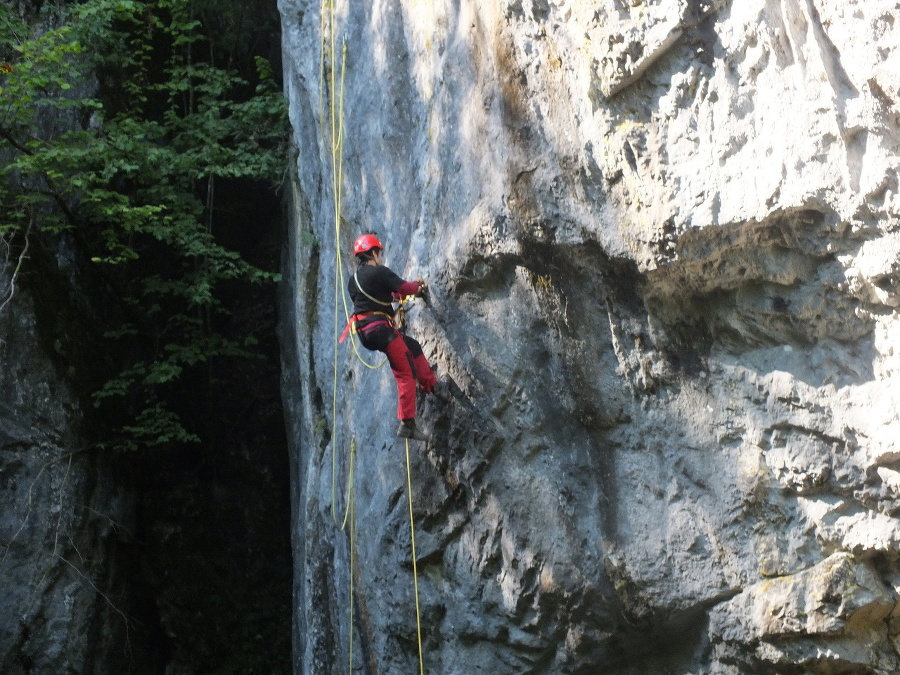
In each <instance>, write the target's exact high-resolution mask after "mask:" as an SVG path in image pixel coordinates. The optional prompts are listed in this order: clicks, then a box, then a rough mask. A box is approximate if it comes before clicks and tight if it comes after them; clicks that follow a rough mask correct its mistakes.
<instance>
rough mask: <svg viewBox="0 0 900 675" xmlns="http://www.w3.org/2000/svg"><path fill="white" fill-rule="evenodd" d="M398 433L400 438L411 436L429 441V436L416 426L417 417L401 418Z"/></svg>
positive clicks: (416, 439)
mask: <svg viewBox="0 0 900 675" xmlns="http://www.w3.org/2000/svg"><path fill="white" fill-rule="evenodd" d="M397 435H398V436H399V437H400V438H411V439H413V440H414V441H427V440H428V436H427V435H426V434H425V432H423V431H422V430H421V429H419V428H418V427H417V426H416V420H415V419H409V420H400V426H399V427H398V429H397Z"/></svg>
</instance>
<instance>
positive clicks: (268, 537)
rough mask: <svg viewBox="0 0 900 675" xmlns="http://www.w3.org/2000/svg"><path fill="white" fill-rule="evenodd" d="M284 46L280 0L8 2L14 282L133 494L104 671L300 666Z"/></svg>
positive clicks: (87, 424) (110, 588) (6, 168)
mask: <svg viewBox="0 0 900 675" xmlns="http://www.w3.org/2000/svg"><path fill="white" fill-rule="evenodd" d="M280 59H281V56H280V26H279V15H278V10H277V7H276V3H275V2H274V1H272V0H250V1H241V2H235V1H232V0H226V1H225V2H221V1H215V2H212V1H207V0H148V1H146V2H137V1H131V0H85V1H84V2H69V3H56V4H51V3H43V2H40V1H38V0H35V1H34V2H30V3H29V2H21V3H5V4H4V5H3V6H2V7H0V166H2V167H3V180H2V181H0V240H2V246H3V251H2V252H3V253H4V258H5V260H6V265H5V267H2V270H0V271H3V272H4V273H6V274H8V276H9V279H10V282H9V284H8V286H7V290H6V291H4V293H6V294H7V296H8V299H9V300H10V301H12V299H13V297H14V295H15V293H16V292H17V291H18V292H19V293H20V294H22V293H24V294H27V295H28V296H29V297H32V298H34V300H35V303H34V304H35V313H36V318H37V326H38V335H39V340H40V341H41V346H42V349H43V351H44V352H45V353H46V354H48V355H49V356H50V358H51V360H52V361H53V363H54V364H55V369H56V371H57V372H58V373H61V374H62V377H63V378H64V379H65V380H66V381H67V382H68V383H69V385H70V386H71V388H72V389H73V391H75V392H76V396H77V399H78V401H79V409H80V410H82V411H83V414H82V415H81V416H80V418H79V420H80V421H79V439H80V441H79V446H78V447H77V448H76V449H74V450H72V452H71V455H73V456H77V457H79V458H82V457H86V456H90V457H92V458H95V459H96V461H97V462H98V463H100V464H102V466H104V467H105V468H106V470H104V471H103V472H99V471H98V472H97V475H98V477H97V478H96V479H95V480H97V481H112V482H113V483H114V486H113V488H111V489H114V490H115V491H116V492H117V493H119V494H122V495H124V496H123V497H122V499H121V500H120V503H121V504H122V505H124V506H123V507H122V509H123V512H122V513H119V514H118V515H117V516H116V527H115V528H114V529H115V532H116V533H115V537H114V543H112V544H107V543H106V542H91V544H94V545H97V546H98V547H100V548H102V547H104V546H109V547H110V550H105V551H103V552H102V553H98V557H100V556H102V557H103V559H104V560H105V562H104V563H103V564H102V565H94V566H92V567H91V568H90V569H91V570H93V572H92V573H90V574H89V573H88V572H85V571H79V575H80V577H81V578H82V582H83V583H84V584H86V585H89V586H91V587H93V588H94V590H96V591H97V593H98V594H99V595H100V596H101V597H102V598H103V602H104V603H105V604H106V605H108V606H110V607H111V608H112V610H113V614H114V615H116V616H118V619H117V620H118V621H120V622H121V624H122V625H121V626H120V627H119V628H117V629H116V632H117V637H121V636H124V637H121V644H120V645H119V647H118V648H113V650H112V651H113V652H115V656H112V657H106V656H95V657H91V658H89V659H88V661H89V662H91V663H92V665H91V667H90V668H89V669H88V670H89V672H97V673H101V672H132V673H137V674H144V673H146V674H148V675H150V674H156V673H204V674H213V673H218V674H222V675H224V674H226V673H266V674H270V673H289V672H291V636H290V630H291V583H292V582H291V549H290V529H289V528H290V508H289V485H288V456H287V444H286V439H285V425H284V421H283V415H282V409H281V402H280V393H279V383H280V363H279V351H278V345H277V339H276V325H277V320H278V319H277V316H276V290H277V284H278V282H279V278H280V276H279V274H278V270H279V265H280V255H281V242H282V234H283V217H282V201H281V192H280V186H281V182H282V180H283V175H284V172H285V170H286V166H287V147H286V146H287V118H286V106H285V103H284V101H283V97H282V94H281V66H280ZM7 296H4V297H0V303H3V302H4V300H5V299H7ZM12 307H13V305H12V304H10V306H9V308H7V313H8V312H9V311H11V309H12ZM0 311H2V307H0ZM4 318H5V317H3V316H2V315H0V320H3V319H4ZM92 461H93V460H92ZM101 473H102V476H101ZM29 508H30V507H29ZM73 508H80V506H79V505H75V506H74V507H73ZM105 517H107V518H108V519H109V520H110V521H112V520H113V516H111V515H110V516H105ZM73 546H74V544H73ZM54 550H55V549H54ZM76 550H77V549H76ZM65 562H66V564H67V565H69V566H70V567H73V569H74V567H75V566H74V565H72V563H70V562H69V561H68V560H66V561H65ZM84 567H85V568H87V567H88V566H87V565H85V566H84ZM28 633H29V630H28V629H27V628H26V629H23V631H22V635H26V636H27V635H28ZM119 634H121V636H119ZM26 641H27V639H26V637H20V638H19V643H20V644H19V645H18V647H15V649H14V650H13V651H16V650H18V651H17V652H16V653H17V654H18V655H17V656H10V655H9V654H12V653H13V651H10V652H9V654H0V665H3V666H4V669H8V670H5V672H16V673H17V672H22V673H31V672H34V673H37V672H39V670H38V665H37V664H36V662H34V660H33V659H31V658H28V657H25V656H22V654H24V653H25V651H26V650H25V649H24V648H23V647H22V644H24V643H25V642H26ZM3 647H4V649H6V647H7V646H6V645H3ZM104 649H106V648H104ZM11 664H13V665H11ZM110 668H115V671H113V670H110ZM79 672H82V671H79Z"/></svg>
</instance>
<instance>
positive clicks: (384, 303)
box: [347, 234, 437, 441]
mask: <svg viewBox="0 0 900 675" xmlns="http://www.w3.org/2000/svg"><path fill="white" fill-rule="evenodd" d="M353 254H354V255H355V256H356V259H357V262H358V266H357V269H356V272H354V274H353V275H352V276H351V277H350V279H349V281H348V282H347V290H348V292H349V293H350V298H351V299H352V300H353V316H351V317H350V324H351V326H353V328H354V329H355V331H356V334H357V335H358V336H359V341H360V342H361V343H362V345H363V347H365V348H366V349H370V350H373V351H380V352H384V353H385V354H386V355H387V358H388V362H389V363H390V364H391V372H393V374H394V378H395V379H396V380H397V417H399V418H400V426H399V428H398V429H397V435H398V436H399V437H400V438H412V439H414V440H417V441H426V440H428V436H426V435H425V433H424V432H423V431H422V430H421V429H419V428H418V427H417V426H416V383H418V385H419V387H421V388H422V390H423V391H424V392H425V393H427V394H431V393H435V386H436V385H437V378H436V377H435V375H434V373H433V372H432V370H431V366H430V365H429V364H428V359H426V358H425V355H424V354H423V353H422V346H421V345H420V344H419V343H418V342H417V341H416V340H414V339H412V338H411V337H409V336H407V335H403V334H401V333H400V332H399V331H398V330H397V328H396V326H395V323H394V307H393V305H392V304H391V303H392V301H394V300H399V299H400V298H402V297H406V296H410V295H412V296H415V297H419V298H421V297H425V293H426V292H427V289H428V287H427V285H426V283H425V280H424V279H418V280H416V281H404V280H403V279H401V278H400V277H398V276H397V275H396V274H395V273H394V272H393V271H391V269H390V268H388V267H386V266H385V265H384V262H383V256H384V246H383V245H382V244H381V242H380V241H379V240H378V238H377V237H376V236H375V235H372V234H364V235H362V236H361V237H359V238H357V240H356V241H355V242H354V243H353Z"/></svg>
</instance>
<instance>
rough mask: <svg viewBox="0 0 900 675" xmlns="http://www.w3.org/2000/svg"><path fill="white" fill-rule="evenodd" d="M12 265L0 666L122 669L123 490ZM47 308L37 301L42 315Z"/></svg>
mask: <svg viewBox="0 0 900 675" xmlns="http://www.w3.org/2000/svg"><path fill="white" fill-rule="evenodd" d="M4 253H6V251H5V249H4ZM28 255H29V256H32V257H33V256H35V248H34V242H32V248H31V249H30V250H29V251H28ZM15 261H16V257H15V256H14V257H13V258H12V262H13V263H15ZM14 268H15V265H14V264H9V263H8V261H7V259H6V256H5V255H4V257H3V259H0V306H2V309H0V363H3V368H0V578H2V580H3V592H2V593H0V671H2V672H3V673H5V674H6V673H8V674H9V675H20V674H26V673H84V674H88V673H104V672H110V669H115V670H119V669H124V668H126V664H129V663H130V662H132V660H133V659H135V658H136V657H138V656H139V654H140V648H139V646H138V645H137V643H135V644H132V645H129V629H130V628H133V626H130V625H129V624H130V623H131V622H133V621H134V619H135V615H134V614H133V613H132V609H133V608H132V607H131V606H130V605H129V604H128V603H126V602H125V600H124V591H125V589H126V588H127V586H128V582H127V579H126V578H124V577H123V575H122V572H123V569H122V566H121V565H117V564H115V559H116V556H115V555H114V551H115V549H116V545H117V543H118V542H119V541H120V539H121V538H122V537H125V536H127V534H130V533H129V532H128V527H129V521H128V520H127V518H126V517H125V516H124V514H126V513H128V512H129V509H128V506H129V497H128V496H127V494H125V493H124V492H123V491H122V490H121V489H120V487H119V486H118V484H117V481H116V480H115V479H114V478H113V476H112V473H111V467H110V465H109V463H108V462H106V461H105V460H104V459H103V458H102V456H101V455H99V454H98V453H97V452H96V451H90V450H89V449H88V448H87V447H86V446H85V440H84V436H83V434H82V431H81V424H82V410H81V407H80V403H79V402H78V397H77V396H76V395H75V394H74V393H73V391H72V390H71V388H70V385H69V383H68V378H67V377H66V375H65V373H64V372H63V373H61V372H60V369H61V366H60V363H61V359H60V358H58V355H57V358H54V354H52V353H50V352H48V351H47V349H48V347H49V348H50V349H52V346H53V344H54V339H53V336H52V335H49V334H48V331H47V326H46V324H45V325H44V328H43V330H42V328H41V326H40V320H41V319H40V317H41V309H40V308H39V307H38V306H37V303H36V301H35V298H34V297H33V295H32V294H31V293H29V291H28V290H27V289H26V288H25V286H26V284H25V283H24V281H23V278H22V276H18V278H17V279H15V283H14V284H12V283H11V282H13V281H14V277H13V270H14ZM23 269H24V270H27V274H34V273H35V272H34V269H35V268H34V267H32V266H30V265H26V266H25V267H24V268H23ZM45 273H46V271H45ZM58 310H59V308H58V307H57V308H52V307H50V306H45V307H44V308H43V317H44V320H45V322H46V319H47V317H48V312H55V311H58ZM70 328H71V329H72V330H77V328H76V327H74V326H70ZM66 339H67V336H65V335H63V334H59V335H58V336H57V341H56V346H57V348H61V344H60V342H59V341H60V340H66ZM63 371H64V368H63ZM138 660H139V659H138ZM134 672H145V671H143V670H142V668H141V667H140V666H138V667H137V669H136V670H135V671H134Z"/></svg>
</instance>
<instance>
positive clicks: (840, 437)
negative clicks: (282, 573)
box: [280, 0, 900, 675]
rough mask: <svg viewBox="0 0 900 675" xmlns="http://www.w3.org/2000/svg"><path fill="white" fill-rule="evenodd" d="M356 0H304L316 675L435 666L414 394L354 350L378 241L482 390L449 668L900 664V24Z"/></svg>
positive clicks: (305, 475) (804, 14)
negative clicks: (358, 240)
mask: <svg viewBox="0 0 900 675" xmlns="http://www.w3.org/2000/svg"><path fill="white" fill-rule="evenodd" d="M334 4H335V6H334V8H333V10H334V11H333V14H332V13H331V12H330V11H329V10H330V9H332V8H330V7H329V6H327V5H326V7H325V12H324V14H325V16H323V15H322V14H323V13H322V8H321V7H320V3H318V2H312V1H310V0H280V9H281V13H282V20H283V30H284V50H285V69H286V89H287V93H288V95H289V97H290V103H291V117H292V122H293V126H294V131H295V138H296V143H297V146H298V149H299V154H298V160H297V180H296V184H295V189H294V213H295V216H296V222H295V224H294V227H293V228H292V233H291V238H290V241H289V243H288V249H287V252H288V254H287V256H286V262H285V273H286V281H287V283H286V284H285V286H286V287H287V288H288V290H289V293H288V294H287V295H286V296H285V298H284V303H283V311H284V325H283V338H284V345H285V349H284V355H285V364H286V372H288V377H287V378H286V380H285V383H284V394H285V402H286V408H287V411H288V415H289V423H290V428H291V430H292V434H291V436H292V438H293V439H294V442H295V449H294V453H293V454H294V468H293V471H294V477H293V480H294V499H295V507H294V517H295V524H294V533H295V537H296V544H295V559H296V572H295V583H296V591H295V593H296V597H295V603H296V609H295V611H296V621H295V627H296V634H295V643H296V644H295V648H296V655H295V669H296V672H297V673H310V674H312V673H323V672H345V671H346V670H347V668H348V662H349V661H350V659H351V639H352V658H353V668H354V669H355V670H356V671H357V672H366V673H398V672H415V669H416V668H417V667H418V654H417V645H416V618H415V617H416V615H415V604H414V596H413V577H412V569H411V563H410V562H409V559H410V534H409V522H408V519H409V511H408V506H407V502H406V497H405V494H404V492H405V487H406V466H405V456H404V445H403V443H402V442H401V441H400V440H399V439H396V438H395V437H394V425H395V420H394V414H395V412H394V411H395V399H396V393H395V389H394V384H393V379H392V377H391V375H390V373H389V372H387V368H385V369H382V370H376V371H374V372H373V371H372V370H370V369H368V368H366V367H364V366H363V364H362V363H360V362H359V360H357V359H356V358H355V357H354V356H353V352H352V349H351V348H350V347H349V346H348V345H347V344H346V343H345V344H344V345H340V346H338V345H337V342H336V333H337V332H339V331H340V329H341V328H343V324H344V318H343V317H344V313H343V308H342V307H341V305H340V302H339V301H336V296H335V292H336V291H335V288H336V287H335V270H336V268H337V272H338V276H339V278H340V281H339V289H338V290H339V292H340V293H343V287H344V283H345V279H346V276H347V273H348V271H349V270H350V269H351V267H350V264H351V261H349V260H348V258H349V253H348V251H349V247H350V243H351V242H352V240H353V238H354V237H356V236H357V235H359V234H361V233H363V232H366V231H369V230H374V231H376V232H377V233H378V234H379V236H381V237H383V239H384V240H385V241H386V246H387V249H386V262H387V264H388V265H389V266H390V267H392V268H393V269H394V270H395V271H397V272H398V273H400V274H401V275H402V276H404V277H405V278H415V277H417V276H427V277H428V278H429V280H430V283H431V298H430V303H429V304H428V305H424V304H422V303H419V306H418V308H417V309H415V310H414V311H413V312H412V314H411V317H410V318H411V322H410V323H411V329H410V330H411V333H412V334H413V335H415V336H416V337H417V338H419V339H420V341H421V342H422V343H423V346H424V347H425V351H426V354H427V355H428V356H429V358H430V359H431V360H432V362H433V363H435V364H436V367H437V370H438V371H439V373H442V374H446V375H448V376H449V377H450V378H452V380H453V382H454V386H453V388H452V389H453V396H452V398H451V400H450V401H449V402H442V401H438V400H435V399H432V398H426V399H423V400H422V401H420V406H419V413H420V416H421V419H422V421H423V423H424V426H425V427H426V428H427V429H428V430H429V431H430V432H431V434H432V437H433V439H432V441H431V442H430V443H428V444H422V445H418V444H413V446H414V447H411V477H412V484H413V497H412V500H413V509H414V515H415V523H416V527H417V529H416V547H417V558H418V564H417V570H418V582H419V600H420V609H421V616H422V628H423V646H424V664H425V670H426V671H427V672H435V673H444V674H459V675H463V674H466V675H470V674H472V673H482V672H483V673H510V674H513V673H517V674H518V673H598V672H601V673H616V674H619V673H621V674H625V673H629V674H630V673H634V674H638V673H651V672H653V673H663V672H668V673H685V674H687V673H701V672H702V673H729V674H731V673H787V672H798V673H799V672H810V673H823V674H825V673H893V672H897V671H900V656H898V648H900V642H898V641H900V624H898V617H897V611H898V610H897V609H896V607H897V605H896V602H897V590H898V588H900V564H898V552H900V527H898V525H900V521H898V519H897V517H896V516H897V513H898V509H900V441H898V440H897V439H898V438H900V435H898V431H900V416H898V412H897V407H896V405H895V398H896V395H897V393H898V385H900V382H898V378H900V372H898V368H900V360H898V359H900V356H898V353H897V352H896V350H895V348H896V347H897V346H898V345H900V321H898V317H897V310H896V308H897V307H898V306H900V288H898V279H900V277H898V272H900V269H898V268H900V258H898V253H900V197H898V192H900V187H898V180H897V178H898V177H897V165H898V163H897V158H898V154H900V152H898V151H900V126H898V120H900V102H898V92H900V20H898V17H897V13H896V10H897V5H896V3H895V2H893V1H890V2H888V1H886V0H843V1H842V2H835V1H833V0H791V1H785V2H774V1H756V2H721V1H719V2H703V1H702V0H696V1H690V2H689V1H687V0H683V1H680V2H659V1H657V2H642V1H641V0H631V1H630V2H620V1H618V0H616V1H615V2H605V3H586V2H580V1H575V0H554V1H551V2H548V1H547V0H514V1H511V2H509V1H500V2H496V1H493V2H471V1H468V0H463V1H461V2H445V1H443V0H427V1H426V0H379V1H377V2H370V3H353V2H338V1H336V2H335V3H334ZM332 33H333V34H334V35H335V36H336V39H335V40H334V42H332V41H331V38H330V36H331V35H332ZM332 45H333V46H332ZM342 45H346V49H345V50H344V49H343V47H342ZM323 46H324V49H323ZM342 53H345V54H346V66H345V70H344V73H343V78H344V79H343V82H344V85H343V86H344V89H343V98H342V99H341V96H340V93H341V89H340V87H341V85H340V82H341V54H342ZM320 69H321V70H320ZM341 100H342V105H340V104H339V103H340V102H341ZM331 101H335V105H334V107H332V105H331V103H330V102H331ZM332 109H334V110H335V111H337V112H342V119H343V126H342V128H343V136H342V138H343V150H342V153H341V156H342V165H341V167H340V170H341V174H342V178H343V181H342V190H341V199H340V204H341V216H342V217H343V219H344V223H343V225H342V226H341V227H340V228H335V225H334V224H335V206H334V204H335V199H334V197H335V191H334V189H333V180H332V176H333V171H332V169H333V167H332V159H333V155H332V151H331V149H332V147H333V142H332V138H333V131H332V130H333V129H336V128H337V125H334V126H333V124H332V119H333V117H332V114H331V111H332ZM334 119H336V120H337V121H339V120H340V115H335V117H334ZM337 251H340V252H341V254H342V257H340V258H339V257H338V256H337V255H336V253H337ZM336 303H337V304H336ZM336 314H337V315H338V316H337V318H335V315H336ZM335 350H337V356H335V355H336V352H335ZM363 356H364V357H365V358H367V359H368V360H369V362H370V363H372V364H373V365H375V364H377V363H378V362H379V361H380V359H379V358H378V357H379V355H377V354H369V353H363ZM335 363H336V364H337V366H335ZM335 384H336V387H335ZM335 390H336V394H335V393H334V392H335ZM333 395H334V396H335V398H334V399H333V398H332V397H333ZM351 448H355V455H354V459H355V464H354V468H355V473H354V475H353V487H354V492H353V494H354V497H355V501H354V504H355V512H354V514H353V515H354V517H353V518H350V519H349V520H350V521H351V524H348V526H347V527H346V528H345V529H344V530H340V529H339V527H338V525H340V523H341V521H342V516H343V513H344V505H345V503H346V500H347V498H348V491H347V488H346V485H345V483H344V481H346V480H347V477H348V469H349V462H350V454H351ZM333 460H334V463H333ZM332 504H333V505H334V508H333V511H334V515H333V513H332ZM335 521H337V525H336V524H335ZM352 524H355V538H354V540H355V545H354V546H353V547H352V548H351V546H350V540H351V536H350V529H351V525H352ZM351 578H352V583H351ZM351 589H352V590H351ZM351 603H352V608H353V611H354V616H353V620H352V626H353V630H352V631H351V620H350V614H349V612H350V609H351Z"/></svg>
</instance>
